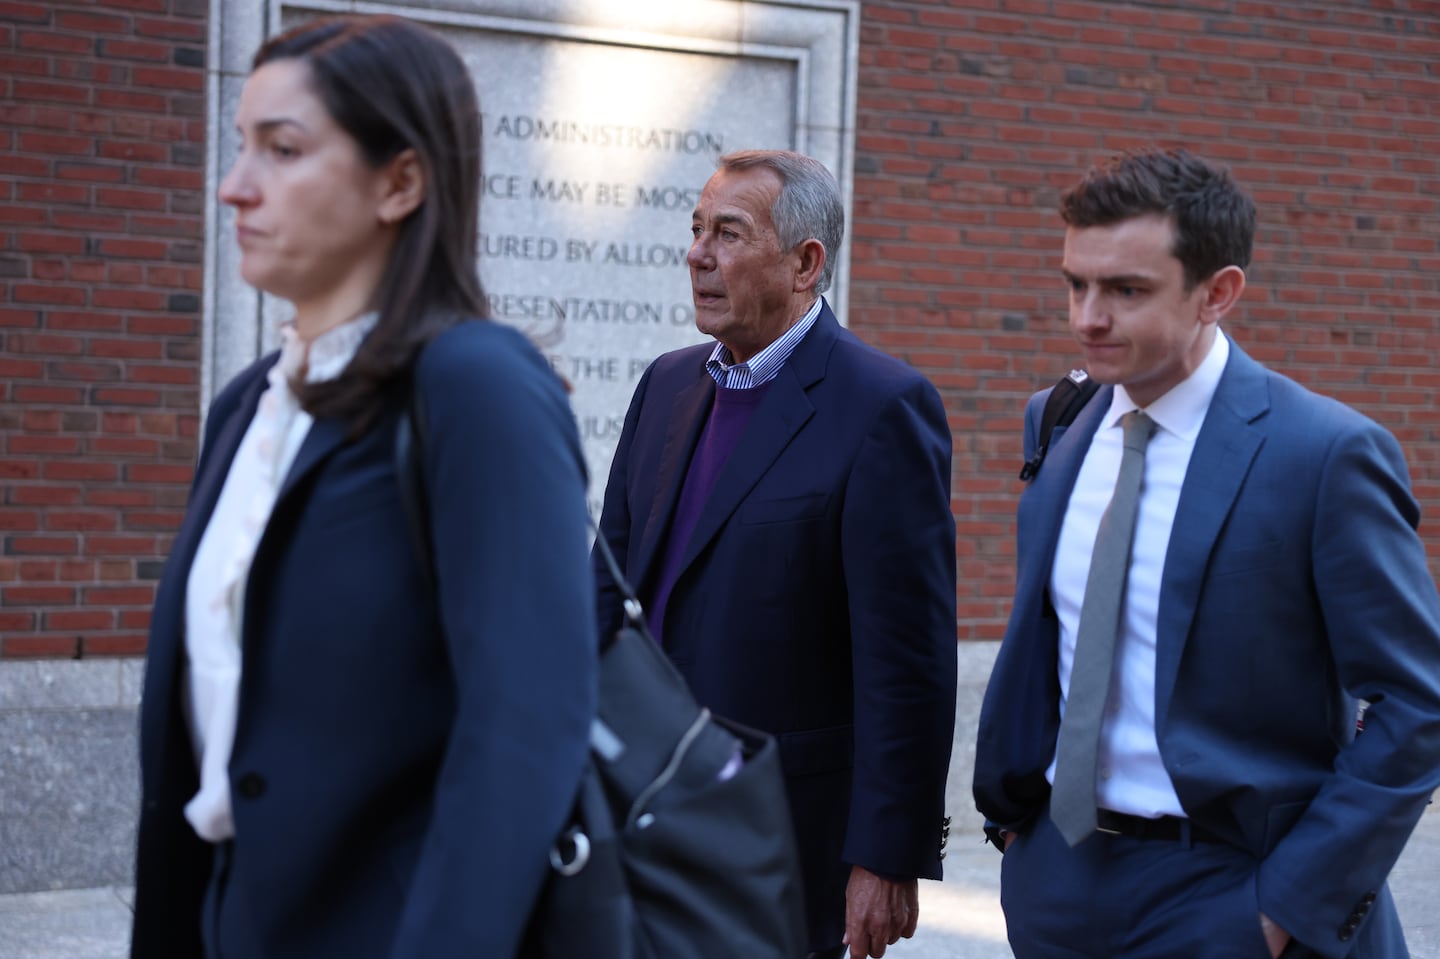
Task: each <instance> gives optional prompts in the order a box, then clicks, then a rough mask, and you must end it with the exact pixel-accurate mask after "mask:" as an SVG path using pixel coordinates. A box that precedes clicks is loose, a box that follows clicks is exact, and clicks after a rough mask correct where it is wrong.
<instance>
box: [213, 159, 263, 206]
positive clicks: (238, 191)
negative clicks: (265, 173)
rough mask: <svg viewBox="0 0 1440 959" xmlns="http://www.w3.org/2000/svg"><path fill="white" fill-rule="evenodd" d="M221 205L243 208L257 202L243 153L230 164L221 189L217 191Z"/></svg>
mask: <svg viewBox="0 0 1440 959" xmlns="http://www.w3.org/2000/svg"><path fill="white" fill-rule="evenodd" d="M216 194H217V195H218V196H219V198H220V202H221V203H228V204H230V205H231V206H241V205H243V204H246V203H253V202H254V200H255V185H254V183H253V182H252V181H251V179H250V176H249V173H248V170H247V164H246V162H245V154H244V152H243V151H242V152H241V153H240V155H239V156H237V157H236V158H235V162H234V163H232V164H230V169H229V170H228V171H227V172H226V174H225V177H224V179H222V180H221V181H220V188H219V189H218V190H217V191H216Z"/></svg>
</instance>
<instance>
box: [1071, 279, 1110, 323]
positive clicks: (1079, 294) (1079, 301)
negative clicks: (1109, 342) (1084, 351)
mask: <svg viewBox="0 0 1440 959" xmlns="http://www.w3.org/2000/svg"><path fill="white" fill-rule="evenodd" d="M1109 324H1110V317H1109V315H1108V313H1107V312H1106V311H1105V310H1104V309H1103V307H1102V305H1101V303H1100V297H1099V296H1098V294H1097V291H1096V290H1095V289H1094V288H1089V289H1086V290H1084V291H1075V290H1072V291H1071V292H1070V327H1071V328H1072V329H1074V330H1075V331H1076V332H1082V333H1083V332H1088V331H1094V330H1103V329H1105V328H1106V327H1107V326H1109Z"/></svg>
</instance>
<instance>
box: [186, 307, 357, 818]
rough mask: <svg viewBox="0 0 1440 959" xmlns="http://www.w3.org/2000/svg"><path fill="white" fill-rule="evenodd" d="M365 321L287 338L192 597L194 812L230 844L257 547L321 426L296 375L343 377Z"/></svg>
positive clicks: (211, 531) (208, 538)
mask: <svg viewBox="0 0 1440 959" xmlns="http://www.w3.org/2000/svg"><path fill="white" fill-rule="evenodd" d="M377 319H378V317H377V315H376V314H374V313H369V314H366V315H364V316H360V317H357V318H355V319H353V320H350V321H349V322H347V323H342V324H341V325H339V326H337V327H333V328H331V329H329V330H326V331H325V332H324V333H322V334H320V335H319V336H318V337H316V338H315V340H314V341H313V342H311V343H309V344H306V343H305V342H304V341H303V340H301V339H300V337H299V335H298V334H297V333H296V332H295V328H294V326H293V325H286V326H285V327H283V328H282V329H281V331H280V339H281V346H280V361H279V362H278V363H276V364H275V365H274V366H273V367H271V368H270V372H269V374H268V380H269V386H268V387H267V388H266V390H265V392H264V394H263V395H261V397H260V405H259V407H258V408H257V409H256V411H255V418H254V419H252V420H251V421H250V427H249V429H247V430H246V431H245V437H244V438H243V439H242V440H241V441H240V447H239V449H238V450H237V451H236V453H235V459H234V461H233V462H232V463H231V464H230V472H229V473H228V474H226V476H225V485H224V487H223V488H222V489H221V491H220V498H219V500H218V501H217V502H216V504H215V511H214V512H213V513H212V514H211V515H210V522H209V524H208V525H207V526H206V527H205V535H204V536H203V537H201V540H200V546H199V548H198V549H197V550H196V553H195V561H194V563H193V564H192V565H191V567H190V577H189V580H188V581H187V583H186V593H185V653H186V657H187V660H188V661H187V664H186V681H185V701H184V702H185V714H186V720H187V722H188V723H189V726H190V738H191V742H192V743H193V744H194V746H195V757H196V762H197V764H198V765H199V767H200V790H199V791H198V792H197V793H196V794H195V796H194V797H193V798H192V799H191V800H190V801H189V802H188V803H187V804H186V805H185V818H186V819H188V820H189V822H190V825H191V826H192V827H194V829H195V832H196V834H197V835H199V836H200V838H202V839H207V840H209V841H210V842H223V841H225V840H227V839H231V838H233V837H234V835H235V820H234V818H233V817H232V815H231V805H230V779H229V772H228V770H229V765H230V751H231V748H232V747H233V745H234V742H235V724H236V717H237V713H238V710H239V693H240V663H241V647H240V643H241V636H242V635H243V632H242V626H243V624H242V623H241V612H242V610H243V609H244V608H245V607H244V603H245V584H246V580H247V578H248V577H249V574H250V563H251V561H252V560H253V559H254V557H255V548H256V547H257V546H258V545H259V543H260V537H261V536H262V535H263V534H264V532H265V527H266V525H267V524H268V523H269V522H270V514H271V513H272V511H273V510H274V509H275V497H276V494H277V493H278V492H279V490H280V486H281V484H282V482H283V481H284V479H285V475H286V473H288V472H289V470H290V467H291V465H292V464H293V463H294V462H295V456H296V454H297V453H298V452H299V451H300V444H301V443H303V442H304V440H305V436H306V434H308V433H309V432H310V425H311V423H312V422H313V419H312V418H311V416H310V414H308V413H306V412H305V411H304V410H302V409H301V408H300V403H299V400H297V399H296V397H295V394H294V392H292V391H291V389H290V380H291V378H292V377H296V376H300V375H303V376H304V378H305V382H307V383H316V382H320V381H323V380H331V379H334V378H335V377H337V376H339V375H340V373H341V372H342V371H343V370H344V369H345V367H346V366H347V365H349V363H350V360H351V359H353V358H354V356H355V351H356V350H358V349H359V348H360V342H361V341H362V340H364V339H365V336H366V335H367V334H368V333H369V332H370V330H371V329H373V328H374V326H375V322H376V320H377Z"/></svg>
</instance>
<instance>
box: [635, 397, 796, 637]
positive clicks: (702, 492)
mask: <svg viewBox="0 0 1440 959" xmlns="http://www.w3.org/2000/svg"><path fill="white" fill-rule="evenodd" d="M769 385H770V384H769V383H765V384H762V385H760V386H755V387H751V388H750V389H747V390H732V389H728V388H727V387H724V386H719V385H717V386H716V387H715V402H714V403H712V404H711V405H710V418H709V419H708V420H707V421H706V422H705V431H704V432H703V433H701V434H700V442H699V443H698V444H697V445H696V446H695V455H694V456H692V457H691V458H690V468H689V470H687V471H686V473H685V484H684V485H683V486H681V487H680V501H679V502H678V503H676V504H675V516H674V517H673V518H672V519H671V521H670V532H669V534H668V535H667V537H666V540H665V561H664V563H663V564H662V565H661V567H660V577H659V579H658V580H657V581H656V583H655V594H654V595H653V596H651V597H650V603H649V607H650V615H649V617H648V623H649V626H650V635H652V636H654V637H655V641H656V642H657V643H660V644H661V645H662V646H663V645H664V644H665V637H664V635H663V631H662V629H661V626H662V625H663V624H664V622H665V607H666V605H667V604H668V603H669V601H670V590H671V589H673V588H674V586H675V581H676V579H678V578H679V576H680V557H681V556H682V555H683V554H684V552H685V547H686V546H688V545H689V544H690V534H692V533H693V532H695V523H696V522H697V521H698V520H699V519H700V511H701V510H702V509H704V508H705V501H706V500H708V499H709V498H710V491H711V490H713V489H714V488H715V480H716V479H718V478H719V476H720V470H722V469H723V468H724V467H725V462H726V461H727V460H728V459H730V454H731V453H732V452H734V451H735V445H736V444H737V443H739V442H740V435H741V434H742V433H744V432H745V424H747V423H749V422H750V417H751V416H753V415H754V413H755V409H756V407H758V406H759V405H760V401H761V400H762V399H764V398H765V392H766V390H767V388H768V387H769Z"/></svg>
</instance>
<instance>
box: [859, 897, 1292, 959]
mask: <svg viewBox="0 0 1440 959" xmlns="http://www.w3.org/2000/svg"><path fill="white" fill-rule="evenodd" d="M850 881H851V882H854V881H855V880H854V879H853V878H852V879H851V880H850ZM1260 931H1261V932H1263V933H1265V945H1267V946H1269V947H1270V959H1276V957H1277V956H1279V955H1280V953H1282V952H1284V951H1285V947H1286V946H1288V945H1290V933H1288V932H1286V931H1285V930H1284V929H1281V928H1280V927H1279V926H1277V925H1276V924H1275V920H1274V919H1271V918H1270V917H1269V916H1267V915H1265V913H1263V912H1262V913H1260Z"/></svg>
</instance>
